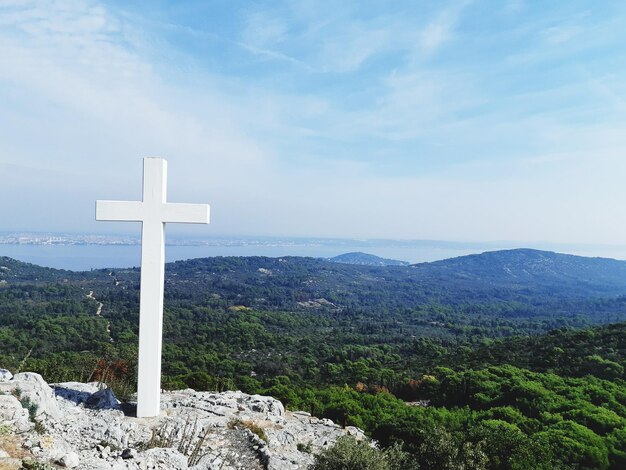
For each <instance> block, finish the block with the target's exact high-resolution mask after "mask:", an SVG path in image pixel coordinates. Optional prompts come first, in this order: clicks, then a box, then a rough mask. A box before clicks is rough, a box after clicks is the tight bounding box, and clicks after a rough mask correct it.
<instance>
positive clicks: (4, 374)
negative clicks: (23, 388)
mask: <svg viewBox="0 0 626 470" xmlns="http://www.w3.org/2000/svg"><path fill="white" fill-rule="evenodd" d="M12 378H13V374H11V372H9V371H8V370H6V369H0V382H8V381H9V380H11V379H12Z"/></svg>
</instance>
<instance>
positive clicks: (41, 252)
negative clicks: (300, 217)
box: [0, 239, 626, 271]
mask: <svg viewBox="0 0 626 470" xmlns="http://www.w3.org/2000/svg"><path fill="white" fill-rule="evenodd" d="M513 248H536V249H544V250H549V251H558V252H563V253H571V254H578V255H582V256H602V257H610V258H617V259H626V247H606V246H591V245H554V244H546V243H544V244H531V245H528V244H520V243H515V242H493V243H463V242H441V241H428V240H414V241H404V240H346V239H340V240H333V239H324V240H320V239H315V240H313V239H280V240H276V241H271V240H267V239H264V240H262V241H255V240H243V241H242V240H236V241H224V240H220V241H219V242H213V243H212V242H210V241H209V242H205V243H203V244H178V245H167V246H166V247H165V258H166V261H167V262H172V261H178V260H186V259H192V258H206V257H212V256H269V257H283V256H309V257H314V258H331V257H333V256H337V255H340V254H343V253H349V252H355V251H356V252H364V253H369V254H373V255H376V256H380V257H383V258H391V259H395V260H401V261H407V262H410V263H420V262H429V261H436V260H441V259H446V258H454V257H457V256H464V255H469V254H475V253H482V252H485V251H493V250H501V249H513ZM0 256H8V257H10V258H14V259H17V260H20V261H25V262H28V263H33V264H37V265H40V266H47V267H51V268H58V269H68V270H72V271H89V270H91V269H100V268H129V267H134V266H139V264H140V256H141V246H140V245H139V244H131V245H120V244H8V243H5V244H0Z"/></svg>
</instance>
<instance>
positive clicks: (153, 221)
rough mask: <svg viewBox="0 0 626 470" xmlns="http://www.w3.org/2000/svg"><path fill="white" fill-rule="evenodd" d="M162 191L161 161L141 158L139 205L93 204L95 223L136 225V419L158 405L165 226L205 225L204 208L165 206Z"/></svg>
mask: <svg viewBox="0 0 626 470" xmlns="http://www.w3.org/2000/svg"><path fill="white" fill-rule="evenodd" d="M166 193H167V161H165V160H164V159H162V158H144V159H143V200H142V201H141V202H139V201H96V220H112V221H125V222H141V223H142V226H141V287H140V293H139V373H138V379H137V417H149V416H157V415H158V414H159V411H160V406H161V344H162V333H163V283H164V278H165V236H164V231H165V230H164V229H165V223H167V222H181V223H190V224H208V223H209V206H208V204H172V203H168V202H166Z"/></svg>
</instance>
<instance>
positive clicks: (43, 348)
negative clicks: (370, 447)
mask: <svg viewBox="0 0 626 470" xmlns="http://www.w3.org/2000/svg"><path fill="white" fill-rule="evenodd" d="M138 288H139V273H138V270H136V269H124V270H98V271H92V272H81V273H78V272H70V271H62V270H53V269H47V268H41V267H38V266H34V265H30V264H27V263H21V262H19V261H15V260H11V259H9V258H0V367H6V368H9V369H11V370H13V371H15V370H32V371H36V372H40V373H41V374H42V375H44V377H45V378H46V379H47V380H48V381H68V380H80V381H87V380H104V381H107V382H108V383H111V384H112V386H113V387H114V389H115V390H116V392H117V394H118V395H119V396H121V397H122V398H127V397H128V396H129V395H130V393H132V391H133V389H134V386H135V384H134V380H135V378H134V377H135V369H136V354H137V332H138V300H139V295H138ZM165 292H166V299H165V318H164V347H163V386H164V387H165V388H181V387H192V388H195V389H198V390H226V389H233V388H238V389H241V390H244V391H246V392H249V393H264V394H270V395H273V396H275V397H277V398H279V399H281V400H282V401H283V402H284V403H285V404H286V405H287V407H289V408H291V409H303V410H305V411H309V412H311V413H312V414H315V415H317V416H321V417H328V418H331V419H333V420H334V421H336V422H337V423H339V424H342V425H355V426H359V427H361V428H363V429H364V430H366V431H367V433H368V434H369V435H370V436H372V437H373V438H375V439H377V440H378V441H379V442H380V444H381V445H382V446H391V445H393V444H395V443H399V444H400V445H401V446H402V448H403V450H404V451H406V452H409V453H410V454H411V455H414V456H415V461H416V462H421V465H422V466H421V467H419V468H450V469H452V468H476V469H478V468H493V469H496V468H497V469H508V468H510V469H521V468H545V469H548V468H563V469H570V468H571V469H574V468H577V469H578V468H579V469H591V468H601V469H604V468H613V469H617V468H626V386H625V384H626V382H625V380H626V375H625V367H626V324H625V323H620V322H623V321H626V297H625V296H624V295H625V294H626V263H624V262H619V261H614V260H606V259H590V258H581V257H575V256H569V255H560V254H554V253H547V252H538V251H533V250H512V251H502V252H494V253H485V254H483V255H475V256H467V257H461V258H456V259H453V260H445V261H441V262H436V263H423V264H419V265H411V266H364V265H350V264H342V263H333V262H329V261H327V260H318V259H313V258H296V257H286V258H263V257H241V258H234V257H233V258H220V257H217V258H208V259H199V260H190V261H184V262H176V263H172V264H169V265H168V266H167V270H166V288H165ZM416 468H417V467H416Z"/></svg>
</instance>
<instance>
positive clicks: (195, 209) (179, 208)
mask: <svg viewBox="0 0 626 470" xmlns="http://www.w3.org/2000/svg"><path fill="white" fill-rule="evenodd" d="M162 214H163V222H178V223H182V224H208V223H209V214H210V206H209V205H208V204H178V203H171V202H168V203H167V204H164V205H163V212H162Z"/></svg>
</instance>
